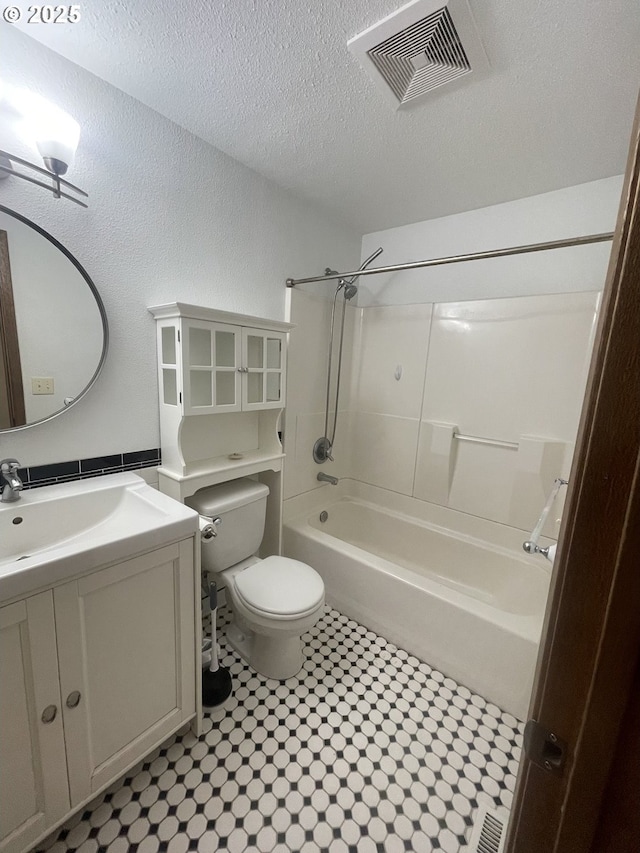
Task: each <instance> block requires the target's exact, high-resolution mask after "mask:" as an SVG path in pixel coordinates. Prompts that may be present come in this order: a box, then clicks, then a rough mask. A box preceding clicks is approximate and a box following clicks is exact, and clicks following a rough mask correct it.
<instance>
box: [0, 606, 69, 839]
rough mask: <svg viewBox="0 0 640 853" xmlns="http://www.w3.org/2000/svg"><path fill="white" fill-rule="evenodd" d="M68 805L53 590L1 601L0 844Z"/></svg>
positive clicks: (30, 834) (49, 820) (27, 834)
mask: <svg viewBox="0 0 640 853" xmlns="http://www.w3.org/2000/svg"><path fill="white" fill-rule="evenodd" d="M68 811H69V788H68V785H67V764H66V758H65V746H64V733H63V723H62V712H61V708H60V686H59V683H58V660H57V656H56V634H55V622H54V615H53V595H52V593H51V591H48V592H43V593H41V594H40V595H35V596H32V597H31V598H27V599H25V600H23V601H18V602H17V603H16V604H10V605H8V606H6V607H2V608H0V850H1V851H2V853H14V851H23V850H27V849H29V848H30V847H31V846H32V845H33V843H34V842H35V841H36V840H37V839H38V838H39V837H40V836H41V835H42V834H43V833H44V832H46V830H47V829H48V827H50V826H51V825H53V824H54V823H55V822H56V821H57V820H59V819H60V818H62V817H63V816H64V815H65V814H66V813H67V812H68Z"/></svg>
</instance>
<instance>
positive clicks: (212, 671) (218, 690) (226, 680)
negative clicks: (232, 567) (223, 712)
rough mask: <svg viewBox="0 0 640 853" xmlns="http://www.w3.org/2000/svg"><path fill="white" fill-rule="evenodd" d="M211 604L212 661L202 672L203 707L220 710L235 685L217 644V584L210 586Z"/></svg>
mask: <svg viewBox="0 0 640 853" xmlns="http://www.w3.org/2000/svg"><path fill="white" fill-rule="evenodd" d="M209 602H210V604H211V659H210V661H209V665H208V666H205V667H203V670H202V705H203V706H204V707H205V708H218V707H220V705H222V704H223V703H224V702H225V701H226V700H227V699H228V698H229V696H230V695H231V691H232V689H233V684H232V681H231V673H230V672H229V670H228V669H227V667H226V666H220V662H219V660H218V644H217V642H216V615H217V610H218V588H217V585H216V584H215V582H212V583H211V584H210V586H209Z"/></svg>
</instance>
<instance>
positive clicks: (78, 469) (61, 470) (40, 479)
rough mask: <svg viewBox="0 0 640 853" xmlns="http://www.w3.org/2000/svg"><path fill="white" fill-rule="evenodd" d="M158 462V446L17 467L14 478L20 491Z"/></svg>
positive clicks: (100, 475)
mask: <svg viewBox="0 0 640 853" xmlns="http://www.w3.org/2000/svg"><path fill="white" fill-rule="evenodd" d="M161 462H162V456H161V453H160V448H159V447H154V448H151V449H149V450H133V451H129V452H127V453H111V454H109V455H108V456H92V457H90V458H88V459H75V460H73V461H70V462H53V463H51V464H50V465H33V466H30V467H28V468H20V469H19V471H18V476H19V477H20V479H21V480H22V484H23V488H24V489H35V488H38V487H39V486H51V485H53V484H54V483H66V482H69V481H70V480H86V479H88V478H89V477H102V476H104V475H105V474H119V473H121V472H123V471H137V470H138V469H140V468H155V467H157V466H158V465H160V464H161Z"/></svg>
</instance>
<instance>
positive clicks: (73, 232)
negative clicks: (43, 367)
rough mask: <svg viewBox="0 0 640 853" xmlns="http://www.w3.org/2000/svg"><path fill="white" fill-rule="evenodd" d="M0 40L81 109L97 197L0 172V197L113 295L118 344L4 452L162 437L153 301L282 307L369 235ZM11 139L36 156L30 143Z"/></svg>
mask: <svg viewBox="0 0 640 853" xmlns="http://www.w3.org/2000/svg"><path fill="white" fill-rule="evenodd" d="M2 41H3V70H2V73H3V79H4V80H6V81H7V82H9V83H11V84H13V85H20V86H24V87H26V88H28V89H30V90H32V91H35V92H38V93H39V94H41V95H43V96H44V97H46V98H48V99H50V100H51V101H53V102H54V103H56V104H57V105H58V106H60V107H62V108H63V109H66V110H67V111H68V112H69V113H71V114H72V115H73V116H74V117H75V118H76V120H77V121H79V123H80V125H81V127H82V133H81V139H80V146H79V150H78V154H77V156H76V162H75V164H74V165H73V167H72V169H71V171H70V172H69V175H68V177H69V180H71V181H72V182H73V183H76V184H77V185H79V186H80V187H82V188H83V189H85V190H86V191H87V192H88V193H89V195H90V198H89V205H90V206H89V209H88V210H87V211H85V210H82V209H80V208H79V207H76V206H75V205H73V204H72V203H70V202H65V201H56V200H55V199H53V197H51V196H50V195H49V194H47V193H45V192H44V191H43V190H40V189H38V188H36V187H31V186H28V185H26V184H23V183H22V182H19V181H17V180H15V179H9V180H7V181H4V182H2V183H1V184H0V203H2V204H4V205H6V206H7V207H9V208H12V209H14V210H17V211H18V212H19V213H21V214H23V215H24V216H26V217H28V218H29V219H31V220H33V221H34V222H36V223H37V224H38V225H40V226H41V227H43V228H44V229H45V230H47V231H48V232H49V233H51V234H52V235H53V236H54V237H56V238H57V239H58V240H60V242H62V243H63V245H65V246H66V247H67V248H68V249H69V251H71V252H72V253H73V254H74V255H75V256H76V257H77V259H78V260H79V261H80V263H81V264H82V265H83V266H84V267H85V268H86V270H87V271H88V273H89V275H90V276H91V277H92V279H93V281H94V282H95V284H96V286H97V288H98V290H99V291H100V293H101V295H102V297H103V300H104V303H105V307H106V311H107V315H108V318H109V323H110V331H111V349H110V353H109V357H108V360H107V364H106V367H105V370H104V372H103V374H102V376H101V377H100V379H99V380H98V382H97V384H96V385H95V386H94V388H93V389H92V391H91V392H90V393H89V394H88V395H87V397H86V398H85V399H84V400H83V401H81V402H80V403H79V404H78V405H77V406H76V407H75V408H74V409H72V410H70V411H69V412H66V413H65V414H64V415H63V416H61V417H60V418H58V419H56V420H54V421H52V422H51V423H48V424H43V425H40V426H36V427H33V428H31V429H28V430H25V431H21V432H15V433H6V434H3V435H2V436H0V453H1V454H2V455H3V456H8V455H14V456H17V457H18V459H20V461H21V463H22V464H23V465H37V464H43V463H47V462H55V461H63V460H67V459H78V458H83V457H88V456H96V455H102V454H106V453H116V452H121V451H128V450H138V449H142V448H147V447H158V446H159V426H158V403H157V391H156V389H157V378H156V365H155V324H154V321H153V319H152V317H151V315H150V314H148V312H147V306H149V305H157V304H160V303H163V302H170V301H174V300H182V301H185V302H191V303H196V304H202V305H207V306H211V307H215V308H220V309H224V310H227V311H237V312H241V313H246V314H253V315H259V316H264V317H269V318H276V319H282V318H283V317H284V304H285V286H284V282H285V279H286V278H287V277H290V276H292V277H295V276H303V275H308V274H313V273H321V272H322V271H323V270H324V267H325V266H326V265H327V263H331V264H333V265H335V266H340V267H342V268H347V267H349V266H350V265H351V266H352V265H354V264H356V265H357V262H358V261H357V258H358V253H359V250H360V235H358V234H356V233H355V232H354V231H353V230H351V229H350V228H348V227H345V225H344V223H340V222H336V221H335V219H332V218H330V217H329V216H328V215H326V214H325V213H324V212H323V211H321V210H318V209H314V208H313V207H311V206H310V205H308V204H307V203H305V202H303V201H301V200H299V199H297V198H295V197H293V196H292V195H291V194H289V193H287V192H285V191H284V190H281V189H280V188H278V187H276V186H275V185H274V184H272V183H270V182H269V181H267V180H265V179H264V178H262V177H260V176H258V175H257V174H256V173H254V172H252V171H251V170H249V169H247V168H245V167H244V166H242V165H240V164H239V163H237V162H236V161H234V160H232V159H231V158H229V157H227V156H226V155H225V154H223V153H222V152H220V151H218V150H216V149H214V148H212V147H211V146H209V145H207V144H206V143H204V142H202V141H201V140H199V139H197V138H196V137H194V136H192V135H191V134H189V133H187V132H186V131H185V130H183V129H182V128H180V127H178V126H177V125H175V124H173V123H172V122H170V121H168V120H167V119H165V118H163V117H162V116H160V115H159V114H158V113H156V112H154V111H153V110H150V109H148V108H147V107H145V106H143V105H142V104H140V103H139V102H137V101H135V100H134V99H132V98H130V97H128V96H127V95H124V94H123V93H122V92H120V91H119V90H117V89H115V88H113V87H112V86H109V85H108V84H106V83H105V82H103V81H102V80H100V79H98V78H96V77H94V76H93V75H91V74H89V73H87V72H85V71H84V70H82V69H81V68H79V67H78V66H76V65H73V64H72V63H70V62H68V61H66V60H64V59H63V58H61V57H60V56H58V55H57V54H55V53H53V52H51V51H49V50H48V49H46V48H44V47H43V46H41V45H40V44H38V43H37V42H34V41H33V40H32V39H30V38H28V37H26V36H25V35H23V34H22V33H20V32H17V31H13V30H11V29H10V28H9V27H4V28H3V33H2ZM0 130H1V129H0ZM248 130H251V132H259V128H251V129H248ZM2 142H3V143H5V144H8V141H7V139H6V138H3V139H2ZM12 143H13V145H12V149H10V150H13V151H14V153H16V154H19V155H21V156H28V157H30V158H31V159H33V160H34V161H36V162H37V157H38V155H37V154H36V153H35V152H34V151H30V150H28V149H27V148H26V147H24V146H22V147H20V145H19V143H18V142H16V141H15V139H14V140H12ZM0 147H4V145H0Z"/></svg>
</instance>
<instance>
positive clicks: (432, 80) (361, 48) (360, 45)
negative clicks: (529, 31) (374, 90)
mask: <svg viewBox="0 0 640 853" xmlns="http://www.w3.org/2000/svg"><path fill="white" fill-rule="evenodd" d="M348 47H349V50H350V51H351V52H352V53H354V54H355V55H356V56H357V57H358V59H359V60H360V62H361V63H362V64H363V65H364V66H365V68H366V70H367V71H368V72H369V74H370V75H371V76H372V77H373V79H374V80H375V81H376V82H377V83H379V84H380V85H382V86H383V87H384V90H385V92H386V93H387V95H390V96H391V97H393V101H394V103H395V105H396V106H403V105H405V104H409V103H411V102H413V101H415V99H416V98H420V97H422V96H424V95H427V94H429V93H430V92H432V91H433V90H434V89H438V88H440V86H444V85H447V84H450V83H452V82H454V81H456V80H459V79H460V78H462V77H465V76H467V75H469V74H471V73H473V74H474V76H476V77H477V76H478V75H479V72H482V71H486V69H487V68H488V62H487V58H486V55H485V53H484V50H483V47H482V44H481V43H480V39H479V37H478V34H477V32H476V28H475V24H474V21H473V18H472V16H471V10H470V9H469V6H468V4H467V2H466V0H449V2H448V3H443V2H442V0H414V2H412V3H409V4H408V5H407V6H403V7H402V9H398V11H397V12H394V13H393V14H392V15H389V17H387V18H385V19H384V20H383V21H380V22H379V23H377V24H375V25H374V26H373V27H369V29H368V30H365V31H364V32H363V33H360V35H358V36H356V37H355V38H353V39H351V40H350V41H349V42H348Z"/></svg>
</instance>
